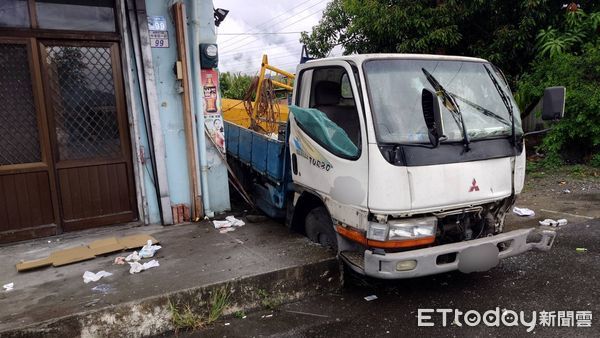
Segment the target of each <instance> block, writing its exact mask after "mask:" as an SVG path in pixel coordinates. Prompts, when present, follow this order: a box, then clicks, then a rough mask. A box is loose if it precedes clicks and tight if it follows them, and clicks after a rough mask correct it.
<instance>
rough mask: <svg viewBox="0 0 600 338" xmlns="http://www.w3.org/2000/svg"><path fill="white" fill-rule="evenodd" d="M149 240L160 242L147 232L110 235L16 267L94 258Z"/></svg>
mask: <svg viewBox="0 0 600 338" xmlns="http://www.w3.org/2000/svg"><path fill="white" fill-rule="evenodd" d="M148 241H152V243H158V241H157V240H156V239H155V238H154V237H152V236H149V235H146V234H139V235H132V236H125V237H120V238H117V237H109V238H104V239H99V240H95V241H93V242H91V243H90V244H88V245H81V246H76V247H72V248H67V249H63V250H58V251H54V252H52V253H50V255H49V256H48V257H46V258H41V259H36V260H32V261H27V262H20V263H17V264H16V268H17V271H19V272H21V271H25V270H31V269H36V268H40V267H43V266H48V265H52V266H62V265H67V264H71V263H76V262H81V261H85V260H88V259H94V258H95V257H96V256H99V255H105V254H108V253H111V252H116V251H122V250H130V249H135V248H139V247H141V246H143V245H144V243H147V242H148Z"/></svg>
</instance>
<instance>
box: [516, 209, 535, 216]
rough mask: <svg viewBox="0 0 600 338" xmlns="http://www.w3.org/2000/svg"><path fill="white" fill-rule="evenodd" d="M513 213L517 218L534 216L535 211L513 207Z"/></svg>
mask: <svg viewBox="0 0 600 338" xmlns="http://www.w3.org/2000/svg"><path fill="white" fill-rule="evenodd" d="M513 212H514V213H515V214H517V215H519V216H535V211H533V210H531V209H528V208H519V207H514V208H513Z"/></svg>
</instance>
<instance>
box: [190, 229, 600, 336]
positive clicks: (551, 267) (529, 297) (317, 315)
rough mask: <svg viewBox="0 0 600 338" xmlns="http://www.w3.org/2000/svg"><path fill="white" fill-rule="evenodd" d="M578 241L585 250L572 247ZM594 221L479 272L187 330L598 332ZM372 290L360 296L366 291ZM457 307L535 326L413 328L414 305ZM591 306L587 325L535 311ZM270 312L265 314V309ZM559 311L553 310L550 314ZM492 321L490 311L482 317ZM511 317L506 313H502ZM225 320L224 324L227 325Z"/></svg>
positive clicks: (437, 317) (599, 241)
mask: <svg viewBox="0 0 600 338" xmlns="http://www.w3.org/2000/svg"><path fill="white" fill-rule="evenodd" d="M578 247H583V248H587V252H583V253H580V252H577V251H576V250H575V249H576V248H578ZM599 279H600V220H590V221H585V222H583V223H579V224H569V225H567V226H565V227H564V228H563V229H561V230H560V232H559V235H558V238H557V240H556V242H555V244H554V247H553V249H552V250H551V251H550V252H547V253H527V254H525V255H522V256H519V257H513V258H510V259H507V260H505V261H503V262H502V263H501V265H500V266H498V267H497V268H495V269H493V270H491V271H488V272H486V273H474V274H469V275H465V274H461V273H448V274H443V275H439V276H435V277H424V278H419V279H414V280H406V281H396V282H381V281H372V280H362V279H358V280H355V281H353V283H352V284H351V285H350V286H348V287H346V288H345V289H344V290H343V291H342V292H341V293H340V294H333V295H325V296H320V297H315V298H310V299H306V300H304V301H301V302H297V303H292V304H287V305H284V306H281V307H280V308H278V309H277V310H275V311H259V312H255V313H252V314H249V315H248V316H247V318H245V319H238V318H225V319H223V320H220V321H219V322H218V323H216V325H214V326H212V327H209V328H206V329H204V330H202V331H196V332H194V333H193V334H189V335H190V336H202V337H225V336H226V337H253V336H256V337H258V336H276V337H282V336H284V337H384V336H388V337H390V336H400V335H410V336H415V335H427V336H499V335H502V336H506V337H512V336H527V335H535V336H541V337H547V336H555V337H559V336H560V337H564V336H572V337H592V336H595V337H600V283H599V282H600V280H599ZM373 294H374V295H377V297H378V299H376V300H373V301H370V302H367V301H365V300H364V297H365V296H369V295H373ZM419 308H421V309H424V308H430V309H436V308H437V309H458V310H460V311H463V312H466V311H468V310H477V311H479V313H483V312H485V311H487V310H495V309H496V308H498V309H499V311H500V313H502V311H506V310H514V311H524V313H525V319H526V320H527V321H530V320H531V317H532V311H536V312H537V316H536V317H537V326H536V327H535V328H534V329H533V331H531V332H530V333H528V332H527V327H526V326H516V327H506V326H504V325H503V324H500V326H499V327H487V326H486V325H483V324H480V325H478V326H475V327H470V326H467V325H466V323H465V322H464V319H463V318H462V317H461V319H460V320H459V321H460V322H461V324H462V326H457V325H456V324H452V322H453V321H454V320H453V318H452V317H453V314H450V315H449V317H448V318H449V320H448V322H447V326H446V327H443V326H442V315H441V314H439V313H438V314H433V316H432V319H431V320H430V321H433V322H434V324H435V326H434V327H419V326H417V310H418V309H419ZM544 310H545V311H563V310H564V311H580V310H586V311H592V316H593V317H592V326H591V327H589V328H583V327H553V328H549V327H542V326H541V324H540V322H539V319H540V318H539V316H540V314H539V312H540V311H544ZM271 314H272V316H268V315H271ZM557 315H558V314H557ZM488 319H494V315H492V316H491V317H488ZM506 319H507V321H509V322H510V319H511V318H510V316H509V315H507V317H506ZM226 323H228V325H226Z"/></svg>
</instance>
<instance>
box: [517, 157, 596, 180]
mask: <svg viewBox="0 0 600 338" xmlns="http://www.w3.org/2000/svg"><path fill="white" fill-rule="evenodd" d="M526 174H527V177H528V178H542V177H546V176H548V175H559V176H562V177H563V178H564V179H574V178H575V179H582V178H590V177H599V176H600V170H599V169H598V168H595V167H592V166H588V165H583V164H563V165H560V166H556V165H554V164H551V165H548V164H547V163H546V162H544V161H529V160H528V161H527V167H526Z"/></svg>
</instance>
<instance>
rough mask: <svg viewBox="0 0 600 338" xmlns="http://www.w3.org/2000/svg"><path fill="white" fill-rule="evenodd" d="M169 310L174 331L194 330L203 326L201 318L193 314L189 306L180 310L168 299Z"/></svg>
mask: <svg viewBox="0 0 600 338" xmlns="http://www.w3.org/2000/svg"><path fill="white" fill-rule="evenodd" d="M169 310H170V311H171V322H172V323H173V326H174V327H175V331H178V330H181V329H192V330H196V329H199V328H201V327H202V326H204V325H205V321H204V318H203V316H202V315H199V314H197V313H194V311H193V310H192V308H191V307H190V306H189V305H185V306H183V307H182V308H180V307H177V306H176V305H175V304H174V303H173V302H172V301H171V300H170V299H169Z"/></svg>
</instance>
